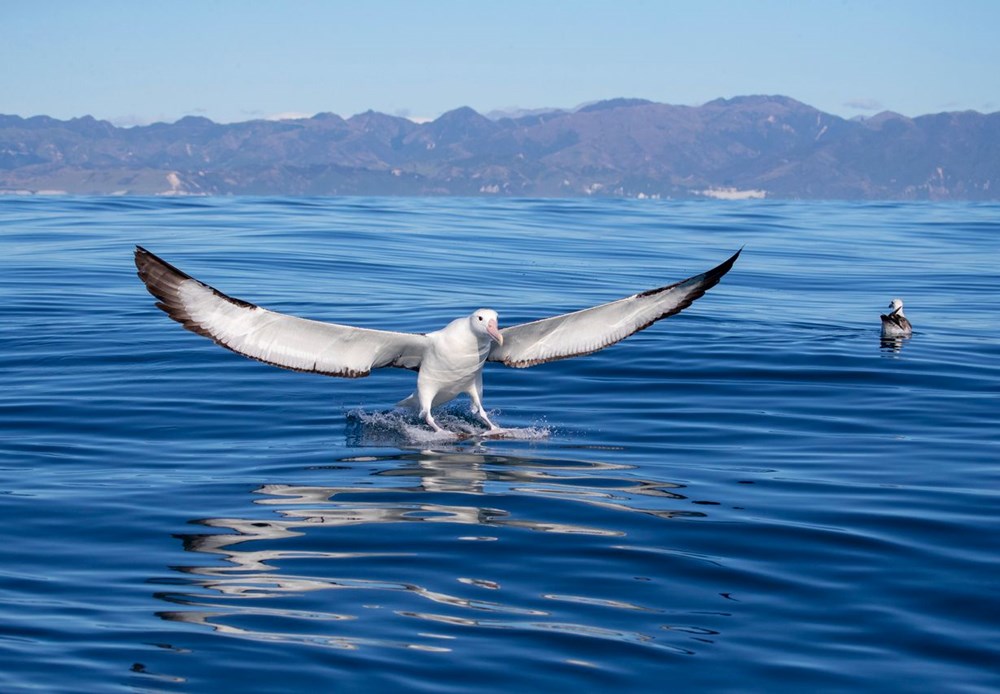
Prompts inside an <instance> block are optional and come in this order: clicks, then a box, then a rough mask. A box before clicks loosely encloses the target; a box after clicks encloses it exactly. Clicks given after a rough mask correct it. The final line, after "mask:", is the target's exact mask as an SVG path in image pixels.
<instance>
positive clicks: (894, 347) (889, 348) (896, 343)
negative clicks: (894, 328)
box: [879, 336, 910, 354]
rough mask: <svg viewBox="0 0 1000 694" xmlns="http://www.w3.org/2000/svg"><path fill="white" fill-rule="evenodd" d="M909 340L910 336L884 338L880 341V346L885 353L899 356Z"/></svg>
mask: <svg viewBox="0 0 1000 694" xmlns="http://www.w3.org/2000/svg"><path fill="white" fill-rule="evenodd" d="M909 340H910V338H909V336H906V337H902V336H901V337H882V338H880V339H879V346H880V349H881V350H882V352H884V353H888V354H899V353H900V352H901V351H902V350H903V345H905V344H906V343H907V342H908V341H909Z"/></svg>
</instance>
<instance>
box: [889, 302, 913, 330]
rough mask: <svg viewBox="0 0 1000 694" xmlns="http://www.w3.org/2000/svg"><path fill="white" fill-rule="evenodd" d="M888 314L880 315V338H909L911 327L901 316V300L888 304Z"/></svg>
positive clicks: (904, 317)
mask: <svg viewBox="0 0 1000 694" xmlns="http://www.w3.org/2000/svg"><path fill="white" fill-rule="evenodd" d="M889 308H890V309H891V310H890V311H889V313H884V314H882V316H881V318H882V337H909V336H910V335H911V334H912V333H913V326H912V325H910V321H909V320H908V319H907V318H906V316H904V315H903V300H902V299H893V300H892V301H891V302H890V303H889Z"/></svg>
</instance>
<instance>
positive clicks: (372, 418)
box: [347, 409, 552, 447]
mask: <svg viewBox="0 0 1000 694" xmlns="http://www.w3.org/2000/svg"><path fill="white" fill-rule="evenodd" d="M435 419H436V420H437V422H438V424H439V425H441V427H443V428H444V429H445V431H443V432H438V431H432V430H431V429H430V428H428V426H427V425H426V424H425V423H424V422H422V421H421V420H420V418H419V417H417V416H416V414H414V413H412V412H409V411H406V410H400V409H395V410H363V409H354V410H350V411H349V412H347V444H348V445H349V446H357V447H365V446H397V447H407V446H428V445H440V444H449V443H457V442H462V441H474V442H480V441H484V440H490V439H494V438H499V439H513V440H517V441H538V440H542V439H547V438H548V437H549V436H550V435H551V434H552V430H551V429H550V428H549V427H548V426H546V425H544V424H536V425H534V426H530V427H514V428H510V429H507V428H504V429H503V430H502V433H499V434H491V433H489V431H488V430H487V429H486V427H484V426H483V425H482V423H481V422H480V421H479V420H478V419H474V418H472V416H471V415H470V414H468V413H467V412H461V411H459V410H455V409H451V410H450V409H445V410H443V411H441V412H440V413H435Z"/></svg>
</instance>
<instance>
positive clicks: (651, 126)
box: [0, 96, 1000, 200]
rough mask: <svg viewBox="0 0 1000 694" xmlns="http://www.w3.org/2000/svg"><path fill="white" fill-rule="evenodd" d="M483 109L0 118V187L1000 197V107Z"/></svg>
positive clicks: (743, 104)
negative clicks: (225, 118)
mask: <svg viewBox="0 0 1000 694" xmlns="http://www.w3.org/2000/svg"><path fill="white" fill-rule="evenodd" d="M493 115H495V117H494V118H488V117H486V116H483V115H480V114H479V113H477V112H476V111H474V110H472V109H471V108H467V107H466V108H459V109H456V110H454V111H449V112H448V113H445V114H444V115H442V116H441V117H440V118H438V119H437V120H434V121H430V122H426V123H421V124H417V123H414V122H412V121H410V120H407V119H406V118H401V117H396V116H390V115H386V114H384V113H376V112H374V111H369V112H367V113H361V114H358V115H355V116H352V117H351V118H348V119H346V120H345V119H344V118H341V117H340V116H337V115H334V114H331V113H321V114H319V115H316V116H314V117H312V118H305V119H301V120H283V121H266V120H254V121H247V122H243V123H232V124H227V125H223V124H218V123H214V122H212V121H210V120H208V119H206V118H196V117H187V118H182V119H181V120H179V121H177V122H176V123H171V124H167V123H155V124H153V125H148V126H142V127H132V128H117V127H115V126H113V125H111V124H110V123H108V122H106V121H98V120H95V119H93V118H91V117H89V116H86V117H83V118H74V119H72V120H69V121H60V120H55V119H52V118H49V117H46V116H36V117H33V118H20V117H17V116H0V193H38V192H66V193H74V194H101V195H108V194H134V195H146V194H173V195H182V194H187V195H242V194H249V195H256V194H280V195H350V194H377V195H505V196H560V197H565V196H586V195H593V196H620V197H661V198H697V197H706V196H708V197H721V198H741V197H763V196H766V197H772V198H814V199H885V200H997V199H1000V113H992V114H981V113H977V112H969V111H966V112H960V113H939V114H935V115H927V116H920V117H918V118H912V119H911V118H907V117H904V116H901V115H899V114H895V113H889V112H886V113H881V114H879V115H877V116H873V117H871V118H867V119H863V120H862V119H853V120H845V119H843V118H839V117H837V116H833V115H830V114H828V113H823V112H821V111H818V110H817V109H815V108H812V107H810V106H807V105H805V104H803V103H800V102H798V101H795V100H794V99H790V98H788V97H783V96H743V97H738V98H734V99H717V100H715V101H711V102H709V103H707V104H705V105H703V106H698V107H692V106H671V105H669V104H660V103H654V102H650V101H645V100H642V99H612V100H609V101H599V102H595V103H591V104H588V105H586V106H584V107H581V108H579V109H576V110H575V111H563V110H541V111H537V112H530V111H521V112H518V113H517V114H515V116H514V117H507V116H504V115H502V114H493Z"/></svg>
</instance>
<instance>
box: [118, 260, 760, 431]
mask: <svg viewBox="0 0 1000 694" xmlns="http://www.w3.org/2000/svg"><path fill="white" fill-rule="evenodd" d="M740 252H742V249H740V251H737V252H736V253H735V254H734V255H733V256H732V257H730V258H729V259H728V260H726V261H725V262H724V263H722V264H721V265H719V266H717V267H715V268H713V269H711V270H709V271H708V272H703V273H702V274H700V275H695V276H694V277H689V278H688V279H686V280H682V281H680V282H675V283H674V284H669V285H666V286H663V287H659V288H656V289H650V290H647V291H644V292H639V293H638V294H633V295H631V296H628V297H625V298H624V299H619V300H617V301H611V302H609V303H606V304H601V305H599V306H594V307H591V308H585V309H582V310H579V311H574V312H572V313H565V314H561V315H557V316H552V317H550V318H543V319H541V320H536V321H532V322H529V323H522V324H519V325H512V326H509V327H506V328H503V329H501V328H500V318H499V316H498V315H497V312H496V311H494V310H493V309H489V308H480V309H477V310H476V311H473V312H472V314H470V315H468V316H463V317H461V318H456V319H455V320H453V321H452V322H451V323H449V324H448V325H446V326H445V327H443V328H441V329H440V330H435V331H433V332H429V333H423V334H418V333H406V332H392V331H386V330H373V329H370V328H358V327H354V326H350V325H339V324H337V323H326V322H321V321H315V320H308V319H305V318H299V317H296V316H291V315H287V314H283V313H277V312H275V311H270V310H268V309H265V308H261V307H260V306H257V305H256V304H252V303H250V302H248V301H243V300H242V299H236V298H234V297H231V296H227V295H226V294H223V293H222V292H220V291H219V290H217V289H215V288H213V287H210V286H209V285H207V284H205V283H204V282H201V281H199V280H197V279H195V278H194V277H191V276H190V275H188V274H187V273H185V272H183V271H182V270H179V269H178V268H176V267H174V266H173V265H171V264H170V263H168V262H167V261H165V260H163V259H162V258H160V257H158V256H156V255H154V254H153V253H151V252H149V251H148V250H146V249H145V248H143V247H142V246H136V248H135V265H136V268H137V269H138V275H139V278H140V279H141V280H142V281H143V283H144V284H145V285H146V289H148V290H149V293H150V294H152V295H153V296H154V297H155V298H156V299H157V303H156V305H157V306H158V307H159V308H160V309H162V310H163V311H164V312H165V313H166V314H167V315H168V316H170V317H171V318H172V319H174V320H175V321H177V322H178V323H180V324H181V325H182V326H184V327H185V328H187V329H188V330H190V331H192V332H194V333H197V334H199V335H203V336H205V337H207V338H209V339H211V340H212V341H214V342H215V343H216V344H217V345H220V346H222V347H225V348H226V349H229V350H232V351H233V352H236V353H237V354H241V355H243V356H245V357H249V358H250V359H256V360H257V361H261V362H264V363H266V364H271V365H273V366H278V367H281V368H284V369H291V370H293V371H306V372H310V373H317V374H323V375H326V376H340V377H343V378H361V377H364V376H367V375H368V374H370V373H371V372H372V370H373V369H378V368H382V367H390V366H393V367H398V368H403V369H411V370H414V371H416V372H417V389H416V391H415V392H414V393H413V394H412V395H410V396H409V397H407V398H404V399H403V400H401V401H400V402H399V403H397V407H404V408H411V409H416V410H417V411H418V412H419V416H420V418H421V419H423V421H424V422H426V423H427V425H428V426H430V427H431V429H433V430H434V431H435V432H439V433H443V432H444V429H442V428H441V427H440V426H439V425H438V423H437V422H436V421H435V419H434V416H433V414H432V410H433V409H434V408H435V407H438V406H439V405H443V404H445V403H447V402H449V401H451V400H453V399H454V398H456V397H458V396H459V395H462V394H466V395H468V396H469V399H470V401H471V410H472V413H473V414H474V415H475V416H477V417H478V418H479V419H481V420H482V422H483V424H485V425H486V426H487V427H489V431H490V432H499V431H501V429H500V428H499V427H497V426H496V425H495V424H494V423H493V422H492V421H490V418H489V416H487V414H486V410H485V408H484V407H483V367H484V366H485V364H486V362H488V361H490V362H498V363H500V364H504V365H505V366H510V367H513V368H518V369H520V368H525V367H529V366H537V365H538V364H544V363H546V362H550V361H555V360H557V359H567V358H569V357H578V356H583V355H586V354H592V353H594V352H596V351H598V350H601V349H604V348H605V347H608V346H610V345H613V344H615V343H616V342H620V341H621V340H624V339H625V338H626V337H628V336H629V335H632V334H634V333H637V332H639V331H640V330H643V329H645V328H648V327H649V326H651V325H652V324H653V323H655V322H656V321H659V320H662V319H664V318H668V317H669V316H672V315H674V314H676V313H679V312H680V311H682V310H684V309H685V308H687V307H688V306H690V305H691V303H692V302H694V301H695V300H696V299H698V298H699V297H701V296H702V295H703V294H704V293H705V292H706V291H708V290H709V289H711V288H712V287H714V286H715V285H716V284H718V282H719V280H720V279H722V276H723V275H725V274H726V273H727V272H729V269H730V268H732V266H733V263H735V262H736V259H737V258H738V257H739V255H740Z"/></svg>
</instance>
